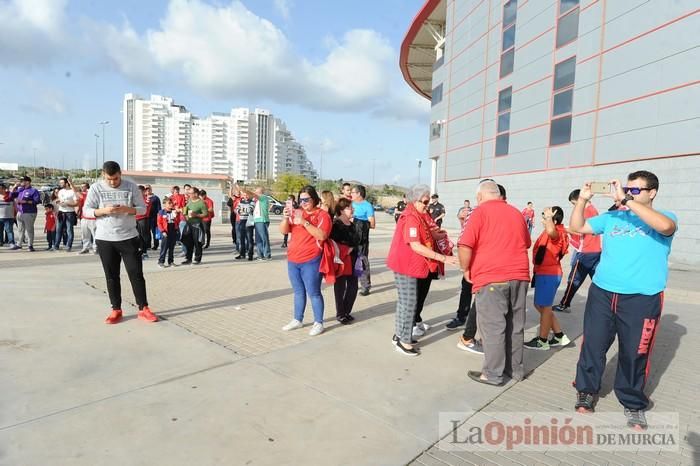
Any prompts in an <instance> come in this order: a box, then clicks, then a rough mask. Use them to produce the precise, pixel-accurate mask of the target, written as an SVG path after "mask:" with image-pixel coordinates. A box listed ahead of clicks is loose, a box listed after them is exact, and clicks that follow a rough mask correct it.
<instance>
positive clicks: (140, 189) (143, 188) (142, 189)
mask: <svg viewBox="0 0 700 466" xmlns="http://www.w3.org/2000/svg"><path fill="white" fill-rule="evenodd" d="M145 190H146V187H145V186H144V185H142V184H140V185H139V191H141V192H143V191H145Z"/></svg>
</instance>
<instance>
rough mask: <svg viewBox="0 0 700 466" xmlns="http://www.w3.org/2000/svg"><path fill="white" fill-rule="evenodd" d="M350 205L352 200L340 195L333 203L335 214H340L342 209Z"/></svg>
mask: <svg viewBox="0 0 700 466" xmlns="http://www.w3.org/2000/svg"><path fill="white" fill-rule="evenodd" d="M350 206H352V201H351V200H350V199H348V198H346V197H341V198H340V199H338V202H336V204H335V215H340V213H341V212H342V211H344V210H345V209H347V208H348V207H350Z"/></svg>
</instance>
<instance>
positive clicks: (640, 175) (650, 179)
mask: <svg viewBox="0 0 700 466" xmlns="http://www.w3.org/2000/svg"><path fill="white" fill-rule="evenodd" d="M638 179H642V180H644V182H645V183H646V185H647V188H649V189H655V190H657V191H658V190H659V178H657V176H656V175H654V174H653V173H652V172H648V171H646V170H639V171H636V172H632V173H630V174H629V175H627V180H628V181H634V180H638Z"/></svg>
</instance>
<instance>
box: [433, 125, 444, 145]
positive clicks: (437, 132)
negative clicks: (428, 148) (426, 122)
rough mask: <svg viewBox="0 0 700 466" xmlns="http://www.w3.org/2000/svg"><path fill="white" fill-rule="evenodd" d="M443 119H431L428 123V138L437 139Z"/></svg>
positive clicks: (440, 134)
mask: <svg viewBox="0 0 700 466" xmlns="http://www.w3.org/2000/svg"><path fill="white" fill-rule="evenodd" d="M443 122H444V120H438V121H433V122H432V123H430V140H431V141H432V140H433V139H439V138H440V136H442V126H443Z"/></svg>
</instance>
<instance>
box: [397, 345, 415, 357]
mask: <svg viewBox="0 0 700 466" xmlns="http://www.w3.org/2000/svg"><path fill="white" fill-rule="evenodd" d="M395 346H396V351H398V352H399V353H401V354H405V355H406V356H419V355H420V351H418V349H417V348H406V347H405V346H404V345H402V344H401V342H400V341H397V342H396V343H395Z"/></svg>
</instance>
